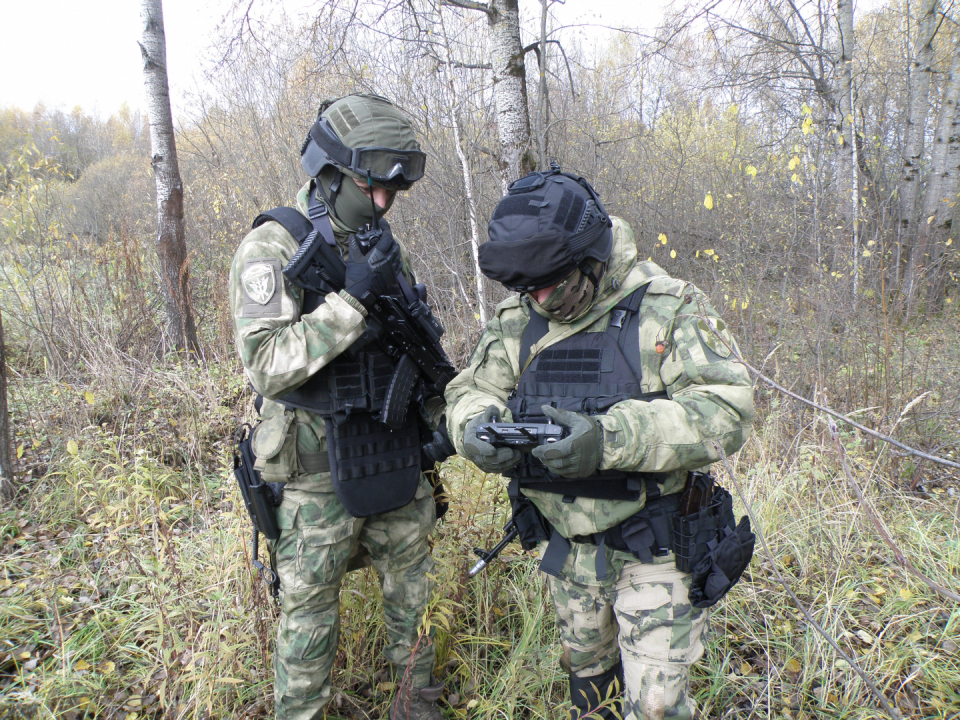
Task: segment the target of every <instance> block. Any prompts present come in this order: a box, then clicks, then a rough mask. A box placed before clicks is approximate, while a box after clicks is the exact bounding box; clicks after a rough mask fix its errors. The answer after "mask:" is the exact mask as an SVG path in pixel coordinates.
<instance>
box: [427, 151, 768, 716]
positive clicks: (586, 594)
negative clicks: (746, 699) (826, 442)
mask: <svg viewBox="0 0 960 720" xmlns="http://www.w3.org/2000/svg"><path fill="white" fill-rule="evenodd" d="M480 250H481V253H480V266H481V269H482V270H483V272H484V274H485V275H487V276H488V277H491V278H492V279H495V280H497V281H499V282H501V283H503V284H504V285H506V286H507V287H508V288H510V289H512V290H518V291H520V292H521V294H518V295H514V296H512V297H510V298H508V299H507V300H505V301H503V302H502V303H500V305H499V306H498V307H497V310H496V314H495V317H494V318H493V319H492V320H491V321H490V322H489V323H488V324H487V327H486V329H485V331H484V333H483V335H482V336H481V337H480V341H479V342H478V343H477V346H476V348H475V349H474V351H473V355H472V356H471V359H470V362H469V365H468V367H467V368H466V369H465V370H464V371H463V372H461V373H460V374H459V375H458V376H457V377H456V379H454V380H453V381H452V382H451V383H450V385H449V386H448V388H447V391H446V399H447V418H448V427H449V428H450V436H451V438H452V439H453V441H454V444H455V445H456V447H457V451H458V452H459V453H460V454H461V455H463V456H465V457H466V458H468V459H470V460H471V461H473V462H474V463H475V464H476V465H477V466H478V467H479V468H480V469H481V470H484V471H486V472H500V473H503V474H505V475H508V476H509V477H510V487H509V494H510V496H511V500H512V502H513V507H514V520H515V521H516V522H517V524H518V527H519V529H520V533H521V538H523V537H524V534H525V533H526V534H527V538H528V539H530V540H533V541H534V542H536V541H539V545H538V550H539V552H540V554H541V556H542V562H541V569H542V570H543V571H544V572H546V573H547V574H548V577H547V582H548V585H549V589H550V592H551V595H552V597H553V602H554V606H555V608H556V616H557V622H558V625H559V627H560V633H561V638H562V642H563V655H562V660H561V663H562V664H563V666H564V667H565V669H566V670H567V671H568V672H569V675H570V693H571V701H572V703H573V708H572V709H571V718H572V719H573V720H576V719H577V718H581V717H586V716H587V715H590V716H591V717H598V716H599V717H603V718H613V717H621V716H622V717H624V718H629V719H631V720H639V719H640V718H645V719H646V720H654V719H659V718H664V717H670V718H690V717H692V716H693V715H694V712H695V703H694V702H693V700H692V699H691V698H690V697H689V695H688V687H687V686H688V675H689V668H690V665H691V664H692V663H694V662H696V661H697V660H698V659H699V658H700V656H701V655H702V653H703V645H702V642H701V635H702V633H703V630H704V628H705V626H706V624H707V612H708V611H707V610H705V609H698V608H695V607H693V606H692V605H691V602H690V600H689V598H688V591H689V590H690V579H691V575H690V574H689V573H682V572H680V571H679V570H677V568H676V566H675V563H674V554H673V552H671V551H670V547H669V546H670V542H669V541H664V540H663V538H662V537H659V535H660V534H661V533H660V530H661V529H662V525H658V520H657V513H658V512H660V511H671V510H672V511H674V512H675V509H676V508H678V507H679V503H678V502H673V501H675V500H677V499H678V497H679V494H680V493H681V492H682V490H683V488H684V484H685V482H686V477H687V474H688V471H689V470H693V469H698V468H702V467H704V466H707V465H709V464H710V463H712V462H713V461H715V460H717V459H718V458H717V453H716V450H715V448H714V447H713V445H712V442H714V441H716V442H718V443H719V444H720V445H721V446H722V447H723V448H724V451H725V452H727V453H733V452H735V451H737V450H738V449H739V448H740V447H741V446H742V445H743V443H744V442H745V441H746V439H747V437H748V435H749V433H750V423H751V421H752V419H753V390H752V384H751V382H750V379H749V376H748V374H747V372H746V371H745V370H744V368H743V367H742V366H741V365H739V364H737V363H736V362H733V360H732V358H731V355H732V350H733V349H735V348H736V344H735V342H734V340H733V338H732V337H731V336H730V333H729V331H728V330H727V329H726V328H725V326H724V324H723V322H722V321H721V320H720V318H719V317H718V316H717V313H716V311H715V310H714V309H713V308H712V307H711V306H710V303H709V302H708V300H707V298H706V297H705V296H704V294H703V293H702V292H701V291H700V290H698V289H697V288H696V287H694V286H693V285H691V284H690V283H687V282H684V281H682V280H677V279H674V278H671V277H669V276H668V275H667V274H666V272H664V271H663V270H662V269H661V268H660V267H658V266H657V265H655V264H654V263H653V262H637V248H636V245H635V241H634V237H633V233H632V231H631V229H630V227H629V226H628V225H627V224H626V223H625V222H624V221H623V220H621V219H619V218H610V217H608V216H607V215H606V213H605V211H604V210H603V206H602V204H601V203H600V199H599V198H598V197H597V196H596V193H595V192H594V190H593V188H591V187H590V186H589V184H588V183H587V182H586V181H584V180H583V179H582V178H575V177H573V176H571V175H567V174H564V173H560V172H559V168H557V167H556V166H554V168H553V170H552V171H551V172H546V173H533V174H531V175H528V176H527V177H525V178H522V179H521V180H519V181H517V182H516V183H514V184H513V185H512V186H511V188H510V191H509V193H508V195H507V196H505V197H504V198H503V199H502V200H501V201H500V203H499V205H498V206H497V209H496V212H495V213H494V216H493V219H492V220H491V222H490V241H489V242H487V243H485V244H484V245H482V246H481V248H480ZM714 329H715V330H717V331H718V334H719V336H720V337H719V338H718V335H717V334H715V333H714V332H713V330H714ZM720 338H722V340H721V339H720ZM497 416H499V417H500V418H502V420H504V421H507V422H509V421H514V422H519V421H523V422H544V421H550V422H554V423H558V424H560V425H562V426H564V427H565V428H567V431H568V434H567V436H566V437H565V438H564V439H562V440H560V441H558V442H555V443H553V444H550V445H542V446H540V447H538V448H536V449H535V450H533V453H532V455H531V454H521V453H520V452H518V451H517V450H516V449H514V448H509V447H494V446H493V445H491V444H489V443H487V442H484V441H482V440H479V439H478V438H477V437H476V429H477V426H478V424H479V423H480V422H488V421H490V420H493V419H496V418H497ZM529 544H532V543H528V545H529ZM611 687H612V688H614V689H616V688H618V687H623V688H624V692H623V696H622V698H621V699H619V700H617V701H616V702H614V703H613V704H611V703H609V702H607V703H604V699H605V698H607V697H608V690H609V689H610V688H611ZM601 705H606V706H605V707H601ZM591 711H592V713H593V714H591ZM614 711H616V712H617V713H619V714H617V715H614Z"/></svg>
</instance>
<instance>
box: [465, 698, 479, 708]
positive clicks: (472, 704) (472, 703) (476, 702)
mask: <svg viewBox="0 0 960 720" xmlns="http://www.w3.org/2000/svg"><path fill="white" fill-rule="evenodd" d="M479 704H480V701H479V700H477V699H476V698H474V699H473V700H471V701H470V702H468V703H467V710H472V709H473V708H475V707H476V706H477V705H479Z"/></svg>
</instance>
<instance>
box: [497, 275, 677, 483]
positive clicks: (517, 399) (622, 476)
mask: <svg viewBox="0 0 960 720" xmlns="http://www.w3.org/2000/svg"><path fill="white" fill-rule="evenodd" d="M646 290H647V285H643V286H641V287H640V288H638V289H637V290H635V291H634V292H632V293H631V294H630V295H627V296H626V297H624V298H623V299H622V300H621V301H620V302H619V303H618V304H617V305H616V306H615V307H614V308H613V309H612V310H611V311H610V323H609V325H608V326H607V328H606V330H604V331H603V332H578V333H576V334H575V335H572V336H570V337H568V338H565V339H564V340H561V341H560V342H558V343H555V344H553V345H551V346H550V347H548V348H546V349H545V350H542V351H541V352H539V353H537V356H536V357H534V358H533V359H532V360H531V361H530V362H529V364H528V365H527V367H526V369H525V370H524V371H523V373H522V374H521V375H520V380H519V382H518V383H517V387H516V389H515V390H514V391H513V393H512V394H511V396H510V398H509V399H508V400H507V407H508V408H509V409H510V412H511V413H512V415H513V419H514V422H537V423H542V422H547V419H546V417H545V416H544V415H543V410H542V409H541V407H542V406H543V405H551V406H552V407H555V408H558V409H561V410H570V411H573V412H577V413H583V414H586V415H598V414H602V413H605V412H606V411H607V410H609V409H610V408H611V407H613V406H614V405H615V404H617V403H618V402H621V401H623V400H629V399H635V400H652V399H654V398H665V397H667V394H666V393H665V392H657V393H643V392H642V391H641V384H640V380H641V369H640V353H639V347H640V318H639V309H640V304H641V303H642V302H643V296H644V294H645V293H646ZM547 330H548V321H547V319H546V318H545V317H543V316H542V315H540V314H539V313H537V312H534V311H532V310H531V312H530V321H529V322H528V323H527V327H526V329H525V330H524V332H523V338H522V339H521V343H520V362H521V363H523V362H526V359H527V358H528V357H529V355H530V349H531V348H532V347H533V345H534V344H535V343H536V342H538V341H539V340H540V339H541V338H542V337H543V336H544V335H546V334H547ZM510 476H511V479H512V480H513V482H512V483H511V486H514V485H516V486H517V487H518V489H519V490H523V489H524V488H528V489H531V490H540V491H544V492H550V493H558V494H561V495H563V496H564V499H567V498H568V497H569V498H571V499H572V498H574V497H586V498H598V499H599V498H602V499H607V500H637V499H639V497H640V494H641V492H642V490H643V489H644V486H645V484H647V483H648V482H649V481H651V480H652V481H654V483H655V482H656V481H658V480H660V479H662V478H663V477H665V476H662V475H659V474H657V473H626V472H621V471H618V470H599V471H597V473H596V474H594V475H592V476H590V477H587V478H574V479H569V478H564V477H561V476H559V475H555V474H554V473H552V472H550V471H549V470H547V469H546V468H545V467H544V466H543V464H542V463H540V461H539V460H537V459H536V458H534V457H533V456H532V455H530V454H527V453H525V454H524V455H523V458H522V460H521V462H520V464H519V465H517V466H516V467H515V468H514V469H513V470H511V471H510Z"/></svg>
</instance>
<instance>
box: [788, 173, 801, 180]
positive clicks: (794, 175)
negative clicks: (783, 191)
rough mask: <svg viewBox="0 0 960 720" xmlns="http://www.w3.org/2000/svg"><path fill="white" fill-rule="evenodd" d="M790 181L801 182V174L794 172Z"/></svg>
mask: <svg viewBox="0 0 960 720" xmlns="http://www.w3.org/2000/svg"><path fill="white" fill-rule="evenodd" d="M790 182H800V176H799V175H797V174H796V173H794V174H793V176H792V177H791V178H790Z"/></svg>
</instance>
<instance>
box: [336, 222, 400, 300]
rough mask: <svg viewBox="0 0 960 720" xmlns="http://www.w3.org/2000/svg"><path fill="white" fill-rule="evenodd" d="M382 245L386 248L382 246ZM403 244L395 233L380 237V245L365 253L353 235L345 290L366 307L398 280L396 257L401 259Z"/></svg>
mask: <svg viewBox="0 0 960 720" xmlns="http://www.w3.org/2000/svg"><path fill="white" fill-rule="evenodd" d="M380 245H384V246H385V247H383V248H381V247H380ZM399 255H400V246H399V245H397V243H396V242H395V241H394V239H393V235H392V234H389V233H387V234H385V235H384V236H383V237H381V238H380V242H379V243H378V244H377V247H376V248H374V249H373V250H371V251H370V252H369V253H367V254H366V255H364V254H363V250H361V249H360V243H358V242H357V236H356V235H351V236H350V254H349V257H348V258H347V269H346V272H345V274H344V289H345V290H346V291H347V292H348V293H350V294H351V295H353V297H355V298H356V299H357V300H359V301H360V302H361V303H362V304H363V306H364V307H365V308H367V310H369V309H370V308H372V307H373V304H374V303H375V302H376V301H377V298H378V297H380V296H381V295H383V294H384V293H386V292H387V291H388V290H389V289H390V288H392V287H393V286H394V285H396V283H397V275H396V270H395V269H394V268H395V266H396V262H395V261H394V260H395V258H399Z"/></svg>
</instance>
